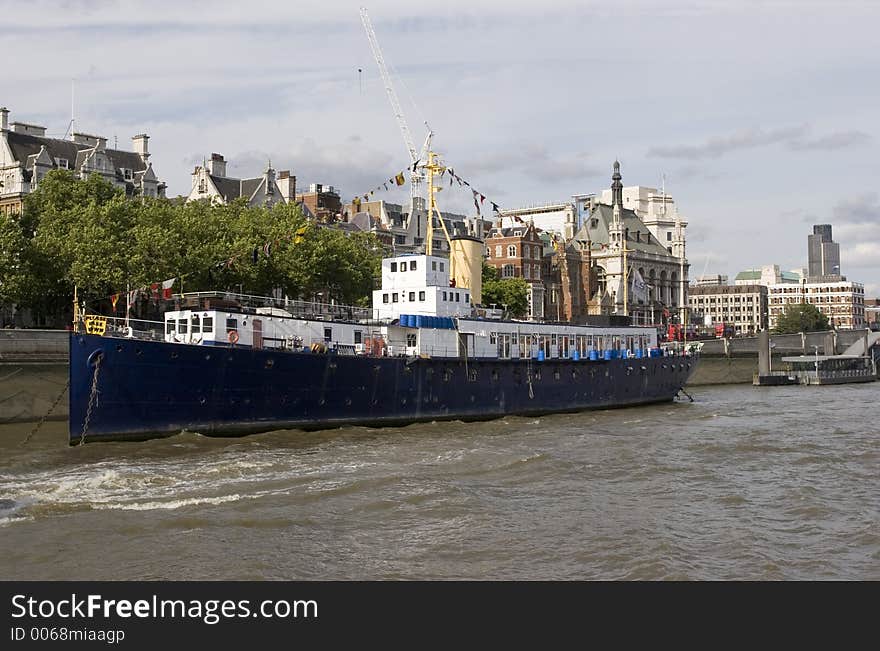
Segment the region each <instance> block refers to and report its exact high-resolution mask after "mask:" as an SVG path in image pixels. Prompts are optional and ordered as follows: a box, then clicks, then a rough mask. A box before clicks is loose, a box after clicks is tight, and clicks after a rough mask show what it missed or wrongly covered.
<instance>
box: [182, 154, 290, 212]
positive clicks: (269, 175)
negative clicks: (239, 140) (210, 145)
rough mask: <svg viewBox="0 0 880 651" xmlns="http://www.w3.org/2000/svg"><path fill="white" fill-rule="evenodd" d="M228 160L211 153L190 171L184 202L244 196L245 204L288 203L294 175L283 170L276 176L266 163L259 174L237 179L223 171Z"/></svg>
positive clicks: (213, 200)
mask: <svg viewBox="0 0 880 651" xmlns="http://www.w3.org/2000/svg"><path fill="white" fill-rule="evenodd" d="M227 165H228V161H227V160H226V159H225V158H224V157H223V155H222V154H216V153H215V154H211V158H210V160H207V161H205V162H204V163H203V164H202V165H197V166H196V168H195V169H194V170H193V173H192V187H191V189H190V193H189V195H188V196H187V198H186V200H187V201H200V200H209V201H211V202H213V203H218V204H226V203H230V202H232V201H235V200H236V199H242V198H243V199H245V200H247V204H248V205H249V206H273V205H275V204H276V203H279V202H284V203H290V202H291V201H293V200H294V197H295V193H296V177H295V176H291V174H290V172H289V171H287V170H284V171H282V172H280V173H279V174H278V177H277V178H276V175H275V170H274V169H272V165H271V164H268V165H267V166H266V169H265V170H264V171H263V173H262V174H261V175H260V176H256V177H253V178H249V179H239V178H234V177H231V176H229V175H228V174H227Z"/></svg>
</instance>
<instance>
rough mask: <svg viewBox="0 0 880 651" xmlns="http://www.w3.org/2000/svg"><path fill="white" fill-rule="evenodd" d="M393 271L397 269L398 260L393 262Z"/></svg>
mask: <svg viewBox="0 0 880 651" xmlns="http://www.w3.org/2000/svg"><path fill="white" fill-rule="evenodd" d="M391 271H397V263H396V262H392V263H391Z"/></svg>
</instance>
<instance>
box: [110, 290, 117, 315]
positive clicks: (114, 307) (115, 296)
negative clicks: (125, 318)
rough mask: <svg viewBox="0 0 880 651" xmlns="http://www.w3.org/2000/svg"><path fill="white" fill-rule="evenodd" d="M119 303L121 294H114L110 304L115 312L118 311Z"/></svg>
mask: <svg viewBox="0 0 880 651" xmlns="http://www.w3.org/2000/svg"><path fill="white" fill-rule="evenodd" d="M118 301H119V294H113V296H111V297H110V303H111V304H112V305H113V311H114V312H115V311H116V303H117V302H118Z"/></svg>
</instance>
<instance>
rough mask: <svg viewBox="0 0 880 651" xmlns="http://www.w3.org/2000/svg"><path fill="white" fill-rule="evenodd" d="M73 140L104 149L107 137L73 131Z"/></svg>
mask: <svg viewBox="0 0 880 651" xmlns="http://www.w3.org/2000/svg"><path fill="white" fill-rule="evenodd" d="M73 141H74V142H75V143H77V144H80V145H87V146H89V147H97V148H98V149H104V147H105V146H106V145H107V139H106V138H104V137H102V136H92V135H89V134H88V133H75V134H73Z"/></svg>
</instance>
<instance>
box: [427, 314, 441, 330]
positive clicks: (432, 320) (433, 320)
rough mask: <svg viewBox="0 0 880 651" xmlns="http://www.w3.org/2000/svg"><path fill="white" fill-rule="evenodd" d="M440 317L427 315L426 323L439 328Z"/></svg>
mask: <svg viewBox="0 0 880 651" xmlns="http://www.w3.org/2000/svg"><path fill="white" fill-rule="evenodd" d="M439 321H440V317H438V316H429V317H428V325H429V326H430V327H432V328H439V327H440V326H439Z"/></svg>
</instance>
